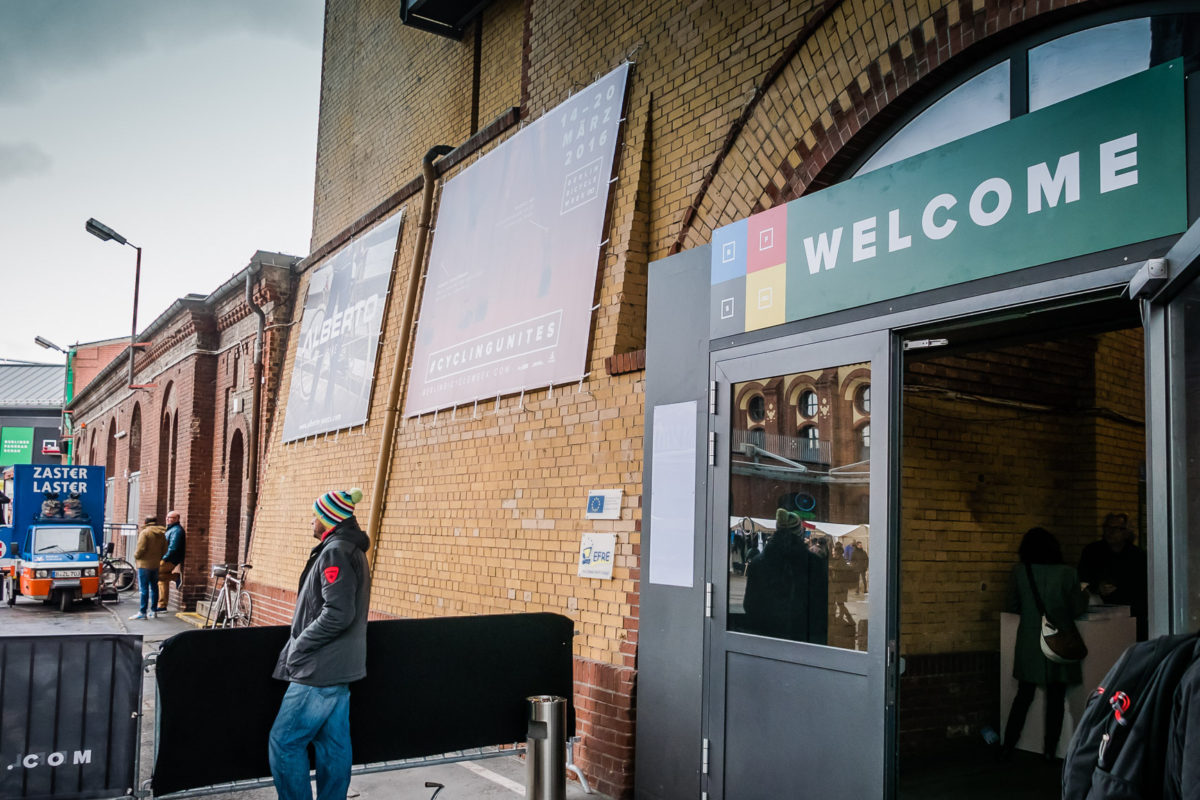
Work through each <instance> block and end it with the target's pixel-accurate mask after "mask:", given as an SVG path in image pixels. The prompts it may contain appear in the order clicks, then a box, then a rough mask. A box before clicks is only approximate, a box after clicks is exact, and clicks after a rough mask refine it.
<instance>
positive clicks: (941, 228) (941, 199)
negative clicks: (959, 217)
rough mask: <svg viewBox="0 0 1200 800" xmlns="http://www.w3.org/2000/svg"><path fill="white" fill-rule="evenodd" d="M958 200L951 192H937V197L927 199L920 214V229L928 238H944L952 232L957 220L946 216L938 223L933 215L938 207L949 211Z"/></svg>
mask: <svg viewBox="0 0 1200 800" xmlns="http://www.w3.org/2000/svg"><path fill="white" fill-rule="evenodd" d="M957 203H958V200H956V199H955V198H954V195H952V194H939V195H938V196H937V197H935V198H933V199H932V200H930V201H929V203H928V204H927V205H926V206H925V211H924V212H923V213H922V214H921V231H922V232H923V233H924V234H925V236H926V237H927V238H929V239H935V240H936V239H945V238H946V237H947V236H949V235H950V234H951V233H953V232H954V228H955V226H957V225H958V222H957V221H955V220H953V219H950V218H949V217H947V219H946V221H945V222H943V223H942V224H941V225H938V224H937V222H936V221H935V220H934V218H933V216H934V214H936V213H937V212H938V211H939V210H940V209H943V208H944V209H946V210H947V211H949V210H950V209H952V208H954V206H955V204H957Z"/></svg>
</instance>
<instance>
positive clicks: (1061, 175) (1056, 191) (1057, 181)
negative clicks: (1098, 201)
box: [1026, 152, 1079, 214]
mask: <svg viewBox="0 0 1200 800" xmlns="http://www.w3.org/2000/svg"><path fill="white" fill-rule="evenodd" d="M1026 180H1027V186H1028V189H1027V192H1026V193H1027V200H1028V213H1030V214H1036V213H1037V212H1039V211H1041V210H1042V196H1043V195H1045V197H1046V204H1047V205H1048V206H1050V207H1051V208H1054V207H1055V206H1057V205H1058V201H1059V200H1060V199H1062V197H1063V195H1064V194H1065V195H1066V202H1068V203H1074V202H1075V201H1077V200H1078V199H1079V153H1078V152H1075V153H1067V154H1066V155H1065V156H1063V157H1062V158H1060V159H1059V160H1058V166H1057V167H1055V168H1054V176H1053V177H1051V176H1050V167H1049V165H1047V164H1046V162H1045V161H1043V162H1042V163H1041V164H1034V165H1033V166H1032V167H1030V168H1029V169H1028V170H1026Z"/></svg>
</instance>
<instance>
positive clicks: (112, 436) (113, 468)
mask: <svg viewBox="0 0 1200 800" xmlns="http://www.w3.org/2000/svg"><path fill="white" fill-rule="evenodd" d="M104 471H105V473H107V476H108V477H109V478H115V477H116V476H117V418H116V417H113V418H112V419H110V420H109V421H108V448H107V450H106V451H105V453H104Z"/></svg>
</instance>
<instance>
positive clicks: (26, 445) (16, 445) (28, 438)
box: [0, 428, 33, 467]
mask: <svg viewBox="0 0 1200 800" xmlns="http://www.w3.org/2000/svg"><path fill="white" fill-rule="evenodd" d="M32 460H33V428H4V429H2V430H0V467H9V466H12V465H13V464H28V463H29V462H30V461H32Z"/></svg>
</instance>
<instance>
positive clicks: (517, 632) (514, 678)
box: [153, 614, 575, 794]
mask: <svg viewBox="0 0 1200 800" xmlns="http://www.w3.org/2000/svg"><path fill="white" fill-rule="evenodd" d="M573 628H574V623H573V622H572V621H571V620H570V619H568V618H567V617H563V616H559V615H557V614H501V615H495V616H481V617H443V618H439V619H420V620H387V621H377V622H371V623H368V625H367V677H366V678H365V679H364V680H362V681H359V682H358V683H355V684H353V685H352V686H351V689H350V737H351V741H352V743H353V746H354V763H356V764H373V763H378V762H382V761H392V760H396V759H403V758H416V757H420V756H430V755H437V754H440V753H447V752H452V751H456V750H463V749H467V748H471V747H483V746H486V745H496V744H508V743H512V742H521V741H524V740H525V733H526V703H525V698H526V697H529V696H531V695H535V694H555V695H560V696H562V697H566V698H568V700H570V698H571V697H572V687H573V677H572V665H571V639H572V635H573V633H574V631H573ZM286 641H287V628H286V627H271V628H243V629H226V630H212V631H188V632H186V633H181V634H179V635H177V636H173V637H171V638H170V639H168V640H167V641H166V642H164V643H163V646H162V650H161V652H160V653H159V656H158V664H157V669H156V673H157V676H158V691H159V704H158V709H159V727H158V737H159V739H158V756H157V759H156V761H155V766H154V780H153V789H154V793H155V794H167V793H170V792H178V791H183V790H185V789H193V788H197V787H201V786H211V785H214V784H219V783H226V782H229V781H235V780H247V779H251V778H263V777H267V776H269V775H270V766H269V764H268V761H267V736H268V734H269V733H270V730H271V724H272V723H273V722H274V721H275V714H276V712H277V711H278V710H279V703H280V701H281V700H282V699H283V693H284V691H285V690H286V689H287V684H285V683H283V682H281V681H277V680H274V679H273V678H271V671H272V670H273V669H274V668H275V660H276V658H277V656H278V655H279V651H280V650H281V649H282V648H283V645H284V643H285V642H286ZM568 715H569V718H568V723H567V728H568V732H570V731H573V730H574V729H575V716H574V707H573V706H572V705H571V704H570V703H568Z"/></svg>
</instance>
